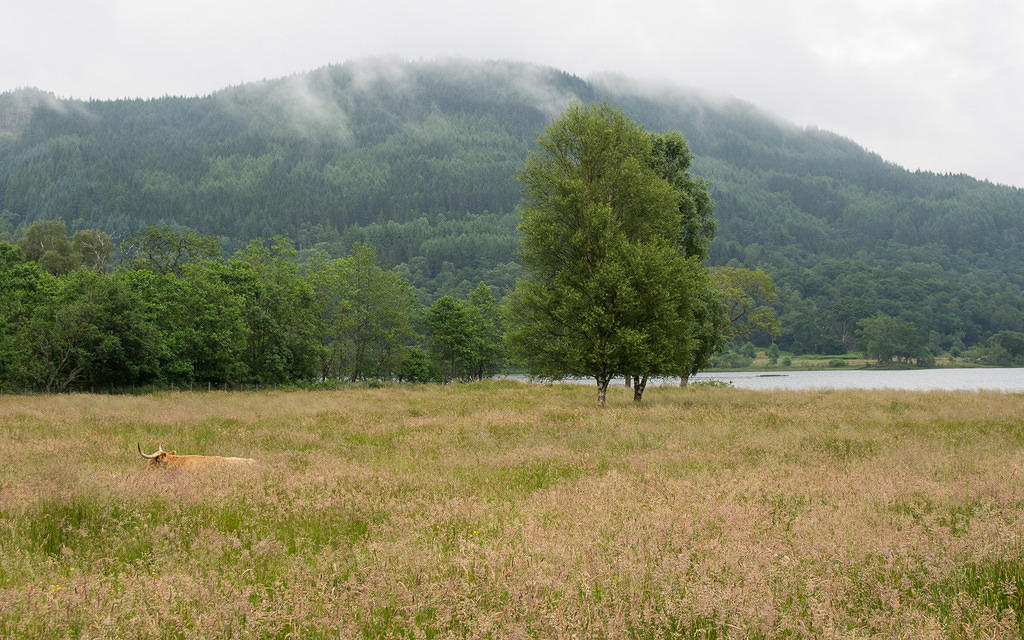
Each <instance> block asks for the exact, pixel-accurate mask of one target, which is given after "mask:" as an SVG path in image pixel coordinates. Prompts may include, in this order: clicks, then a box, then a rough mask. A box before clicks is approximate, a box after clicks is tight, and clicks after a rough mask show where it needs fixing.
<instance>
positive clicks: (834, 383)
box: [661, 369, 1024, 393]
mask: <svg viewBox="0 0 1024 640" xmlns="http://www.w3.org/2000/svg"><path fill="white" fill-rule="evenodd" d="M701 380H721V381H723V382H729V383H732V385H733V386H734V387H741V388H743V389H764V390H771V389H797V390H802V389H905V390H910V391H959V390H967V391H978V390H986V391H1004V392H1011V393H1024V369H913V370H907V371H881V370H872V369H854V370H848V371H843V370H835V369H827V370H824V371H757V372H735V373H717V372H716V373H699V374H697V375H696V376H694V378H692V381H694V382H699V381H701ZM661 383H662V384H679V379H678V378H676V379H675V380H674V381H673V380H664V381H662V382H661Z"/></svg>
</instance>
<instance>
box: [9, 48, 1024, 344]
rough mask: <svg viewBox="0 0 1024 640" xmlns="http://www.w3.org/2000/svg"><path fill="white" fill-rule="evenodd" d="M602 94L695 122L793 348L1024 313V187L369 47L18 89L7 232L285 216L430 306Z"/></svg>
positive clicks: (508, 259)
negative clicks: (569, 126) (212, 71)
mask: <svg viewBox="0 0 1024 640" xmlns="http://www.w3.org/2000/svg"><path fill="white" fill-rule="evenodd" d="M602 99H604V100H608V101H609V102H611V103H612V104H614V105H616V106H619V107H621V108H622V109H623V110H624V111H625V112H626V113H627V114H628V115H629V116H630V117H632V118H634V119H636V120H637V121H639V122H642V123H643V124H644V125H645V126H646V127H647V128H648V129H650V130H653V131H664V130H673V129H674V130H679V131H681V132H682V133H683V134H684V135H685V136H686V138H687V139H688V141H689V143H690V146H691V148H692V151H693V152H694V154H695V156H696V157H695V161H694V163H693V169H694V172H695V173H696V174H698V175H701V176H703V177H705V178H706V179H707V180H708V181H709V182H710V187H711V192H712V195H713V197H714V200H715V203H716V214H717V219H718V233H717V237H716V240H715V241H714V243H713V245H712V250H711V261H712V264H716V265H725V264H733V265H741V266H745V267H749V268H755V267H760V268H762V269H764V270H765V271H767V272H768V273H770V274H771V275H772V277H773V278H774V280H775V283H776V284H777V285H778V293H779V295H778V299H777V302H776V314H777V316H778V317H779V318H780V320H781V329H782V332H781V335H780V336H779V338H778V342H779V344H780V346H782V347H783V348H784V349H791V350H794V351H798V352H831V353H835V352H842V351H845V350H847V349H850V348H853V347H854V346H855V344H856V338H857V328H858V323H859V322H860V321H862V320H864V319H866V318H871V317H874V316H878V315H884V316H892V317H897V318H901V319H902V320H904V321H906V322H909V323H910V324H912V325H913V326H914V327H915V328H916V329H917V331H918V333H919V335H920V338H921V340H922V341H923V342H925V343H927V344H928V345H929V348H930V349H931V351H932V352H933V353H935V352H939V351H945V350H948V349H950V348H960V349H962V348H964V347H969V346H972V345H975V344H977V343H979V342H981V341H983V340H986V339H987V338H988V337H989V336H991V335H993V334H995V333H997V332H1000V331H1015V332H1020V331H1024V190H1021V189H1014V188H1008V187H1002V186H996V185H992V184H990V183H986V182H982V181H978V180H975V179H973V178H970V177H967V176H939V175H934V174H929V173H913V172H908V171H906V170H904V169H902V168H900V167H898V166H895V165H893V164H891V163H887V162H885V161H884V160H883V159H881V158H879V157H878V156H877V155H874V154H871V153H869V152H867V151H865V150H864V149H862V148H861V147H859V146H857V145H856V144H855V143H854V142H852V141H849V140H847V139H844V138H842V137H839V136H837V135H834V134H831V133H827V132H822V131H818V130H813V129H811V130H808V129H803V128H799V127H796V126H794V125H791V124H788V123H784V122H780V121H778V120H776V119H773V118H771V117H769V116H767V115H765V114H763V113H760V112H758V111H757V110H756V109H755V108H754V107H752V106H750V105H748V104H745V103H742V102H739V101H732V100H729V101H722V100H708V99H705V98H702V97H700V96H699V95H698V94H696V93H692V92H687V91H683V90H679V89H652V88H650V87H637V86H634V85H631V84H630V83H629V82H628V81H626V80H622V79H604V80H595V81H590V82H586V81H583V80H581V79H579V78H576V77H574V76H571V75H569V74H566V73H562V72H559V71H557V70H552V69H546V68H541V67H535V66H530V65H525V64H517V63H507V62H491V63H463V62H435V63H416V64H409V63H400V62H395V61H386V60H377V61H364V62H357V63H348V64H344V65H339V66H331V67H325V68H322V69H319V70H317V71H314V72H311V73H308V74H302V75H296V76H292V77H288V78H283V79H278V80H270V81H266V82H262V83H257V84H249V85H244V86H239V87H233V88H228V89H225V90H223V91H220V92H218V93H215V94H213V95H210V96H205V97H195V98H178V97H167V98H161V99H155V100H121V101H103V102H100V101H91V102H80V101H71V100H58V99H56V98H54V97H53V96H51V95H48V94H45V93H42V92H39V91H35V90H21V91H16V92H12V93H7V94H3V95H0V241H2V240H5V239H6V240H7V241H8V242H12V243H16V242H17V240H18V239H19V238H20V237H21V235H22V234H23V233H24V232H25V230H26V229H27V228H28V226H29V225H30V224H31V223H32V222H34V221H37V220H51V219H61V220H64V221H65V222H66V224H67V227H68V230H69V232H72V233H73V232H74V231H76V230H80V229H98V230H101V231H104V232H106V233H109V234H110V235H111V236H113V238H114V240H115V242H116V241H119V240H120V239H122V238H125V237H127V236H128V235H129V234H131V233H133V232H137V231H139V230H141V229H144V228H146V227H148V226H151V225H158V224H169V225H171V226H172V227H176V228H188V229H194V230H196V231H198V232H199V233H201V234H210V235H216V236H219V237H220V240H221V244H222V246H223V247H225V248H226V249H227V250H228V252H231V251H233V250H236V249H241V248H243V247H245V246H246V245H247V243H248V242H249V241H250V240H252V239H256V238H270V237H272V236H274V235H285V236H288V237H289V238H291V239H292V241H293V242H294V244H295V246H296V248H297V249H298V250H299V255H300V257H302V256H304V257H305V259H309V258H310V256H311V252H312V250H313V249H321V250H323V251H325V252H326V253H327V254H328V255H330V256H332V257H336V256H341V255H346V254H347V253H348V251H349V249H350V247H351V246H352V243H353V242H355V241H361V242H364V243H366V244H368V245H370V246H372V247H374V248H375V249H376V250H377V252H378V255H379V256H380V258H381V260H382V261H383V263H384V264H386V265H390V266H395V267H397V272H398V273H399V274H400V275H402V276H404V277H405V279H406V280H407V281H409V282H410V283H411V284H412V285H413V286H414V287H415V288H416V289H417V291H418V292H419V295H420V299H421V301H423V302H430V301H431V300H432V299H435V298H436V297H438V296H441V295H444V294H454V295H456V296H458V297H464V296H465V295H466V294H467V293H468V292H469V291H470V290H471V289H473V288H474V287H475V285H476V284H477V282H479V281H480V280H483V281H485V282H487V283H488V284H491V285H493V286H494V287H495V288H496V290H497V292H498V293H502V292H504V291H506V290H507V289H508V288H509V287H510V285H511V284H512V282H513V281H514V279H515V277H516V275H517V273H518V266H517V264H516V258H515V248H516V246H517V238H516V232H515V226H516V224H517V222H518V214H517V212H516V203H517V202H518V200H519V197H520V190H519V185H518V183H517V180H516V174H517V172H518V171H519V169H520V168H521V167H522V166H523V163H524V160H525V158H526V155H527V153H528V151H529V149H530V148H531V146H532V145H533V143H534V141H535V140H536V136H537V134H538V132H539V131H540V130H541V129H543V127H544V126H545V125H546V124H547V123H548V122H550V121H551V120H552V119H553V118H554V117H555V116H556V115H558V114H559V113H560V112H561V110H562V109H563V107H564V106H565V105H566V104H568V103H569V102H571V101H573V100H579V101H582V102H591V101H595V100H602ZM766 339H767V337H766V336H755V340H759V341H764V340H766Z"/></svg>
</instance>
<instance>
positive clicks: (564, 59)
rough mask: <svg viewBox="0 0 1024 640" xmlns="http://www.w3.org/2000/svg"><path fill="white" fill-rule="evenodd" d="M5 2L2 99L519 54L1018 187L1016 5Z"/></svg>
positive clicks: (1021, 180)
mask: <svg viewBox="0 0 1024 640" xmlns="http://www.w3.org/2000/svg"><path fill="white" fill-rule="evenodd" d="M5 5H6V6H5V7H4V10H3V11H2V23H0V92H2V91H6V90H9V89H15V88H19V87H25V86H34V87H38V88H40V89H43V90H47V91H52V92H54V93H56V94H57V95H58V96H60V97H70V98H82V99H88V98H103V99H105V98H120V97H154V96H162V95H204V94H207V93H210V92H212V91H215V90H217V89H220V88H223V87H225V86H228V85H235V84H240V83H242V82H249V81H255V80H262V79H265V78H274V77H278V76H282V75H288V74H291V73H296V72H302V71H308V70H312V69H315V68H317V67H321V66H324V65H326V64H331V63H341V62H344V61H346V60H352V59H358V58H365V57H373V56H398V57H401V58H405V59H408V60H413V61H415V60H421V59H424V60H431V59H436V58H447V57H464V58H471V59H495V58H499V59H507V60H521V61H526V62H535V63H540V64H543V65H548V66H552V67H557V68H559V69H563V70H565V71H569V72H571V73H574V74H576V75H579V76H581V77H584V78H586V77H588V76H590V75H591V74H595V73H603V72H614V73H623V74H626V75H629V76H634V77H637V78H640V79H645V80H654V81H659V82H664V83H667V84H672V85H679V86H682V87H690V88H696V89H700V90H703V91H706V92H709V93H712V94H718V95H722V96H732V97H736V98H740V99H743V100H746V101H748V102H751V103H753V104H755V105H757V106H758V107H760V108H762V109H763V110H765V111H768V112H770V113H773V114H775V115H778V116H780V117H782V118H784V119H786V120H789V121H791V122H794V123H796V124H798V125H816V126H818V127H820V128H823V129H829V130H831V131H834V132H836V133H839V134H841V135H844V136H846V137H849V138H851V139H853V140H854V141H856V142H858V143H859V144H861V145H863V146H865V147H867V148H868V149H870V150H872V151H875V152H877V153H879V154H880V155H881V156H882V157H884V158H885V159H887V160H891V161H893V162H896V163H898V164H900V165H903V166H905V167H907V168H909V169H925V170H930V171H937V172H940V173H945V172H950V173H968V174H970V175H974V176H977V177H979V178H985V179H988V180H991V181H993V182H999V183H1004V184H1013V185H1016V186H1020V187H1024V2H1022V1H1021V0H839V1H837V2H831V1H829V0H675V1H671V0H659V1H653V0H631V1H630V2H616V1H611V0H586V1H583V0H569V1H561V0H506V2H504V3H501V4H491V3H489V2H487V1H486V0H435V1H433V2H426V1H424V0H357V1H352V2H350V1H346V0H339V1H336V2H331V1H329V0H286V1H272V0H11V2H8V3H5ZM12 5H13V6H12Z"/></svg>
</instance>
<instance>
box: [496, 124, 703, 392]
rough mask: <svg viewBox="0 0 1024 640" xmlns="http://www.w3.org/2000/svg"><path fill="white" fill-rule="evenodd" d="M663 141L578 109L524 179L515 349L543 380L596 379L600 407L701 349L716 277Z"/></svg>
mask: <svg viewBox="0 0 1024 640" xmlns="http://www.w3.org/2000/svg"><path fill="white" fill-rule="evenodd" d="M673 139H674V138H673ZM658 140H659V138H658V137H657V136H653V135H651V134H649V133H647V132H646V131H644V129H643V128H642V127H641V126H639V125H638V124H636V123H635V122H633V121H632V120H630V119H629V118H627V117H626V116H625V115H624V114H623V113H622V112H621V111H619V110H617V109H615V108H613V107H611V106H609V105H607V104H597V105H591V106H582V105H574V106H571V107H570V108H569V109H568V110H567V111H566V112H565V114H564V115H563V116H562V117H561V118H560V119H558V120H557V121H555V122H554V123H553V124H552V125H551V126H550V127H548V129H547V130H546V131H545V132H544V133H543V134H542V135H541V136H540V138H539V141H538V148H537V150H535V151H533V152H532V153H531V154H530V156H529V158H528V160H527V162H526V166H525V168H524V169H523V170H522V172H521V173H520V176H519V177H520V182H521V183H522V185H523V194H524V199H523V201H522V203H521V208H522V215H523V220H522V223H521V225H520V231H521V233H522V250H521V257H522V261H523V269H524V274H525V277H524V278H522V279H521V280H519V281H518V282H517V283H516V288H515V290H514V291H513V293H512V294H511V296H510V299H509V313H508V318H509V319H510V321H511V323H512V326H511V327H510V329H509V331H508V334H507V338H508V342H509V345H510V347H511V349H512V351H513V353H514V354H515V355H516V356H518V358H519V359H520V360H521V361H522V362H523V363H524V364H525V365H526V367H527V370H528V371H529V372H530V373H531V374H533V375H538V376H541V377H549V378H560V377H565V376H581V377H592V378H594V380H595V382H596V383H597V391H598V404H599V405H601V406H604V403H605V399H606V394H607V388H608V384H609V382H610V381H611V380H612V378H614V377H617V376H620V375H641V374H642V377H643V378H644V379H646V377H647V376H650V375H667V374H678V373H679V372H681V371H682V370H683V369H684V368H685V367H686V366H687V364H688V363H689V362H690V361H691V359H692V357H693V353H694V351H695V344H696V340H697V334H698V332H697V322H696V316H695V308H696V304H695V303H696V301H697V300H699V299H700V297H701V295H702V294H703V293H704V290H705V288H706V286H707V279H706V278H705V277H703V266H702V263H701V258H700V256H699V255H689V256H688V255H687V246H688V243H687V242H686V239H685V226H684V220H685V213H684V211H686V210H691V209H693V207H692V206H688V205H685V204H684V200H685V199H686V197H687V196H686V193H685V191H684V190H683V189H682V188H681V186H680V184H679V182H678V181H677V180H675V179H672V178H674V177H676V176H674V174H673V172H672V171H669V170H667V169H666V167H665V166H664V165H665V163H664V159H665V158H666V157H668V156H667V154H666V153H664V151H659V150H658V149H657V148H656V142H657V141H658ZM659 158H660V159H661V160H662V161H661V162H659V161H657V159H659ZM691 246H693V247H694V251H693V253H694V254H700V253H701V247H700V243H693V244H692V245H691ZM640 393H641V394H642V387H641V389H640ZM634 397H635V399H638V400H639V398H640V396H639V395H638V394H635V395H634Z"/></svg>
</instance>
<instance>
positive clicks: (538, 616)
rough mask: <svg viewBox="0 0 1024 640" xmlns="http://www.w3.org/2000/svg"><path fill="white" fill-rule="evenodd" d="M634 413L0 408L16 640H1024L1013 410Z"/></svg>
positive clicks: (886, 407)
mask: <svg viewBox="0 0 1024 640" xmlns="http://www.w3.org/2000/svg"><path fill="white" fill-rule="evenodd" d="M629 398H630V396H629V392H628V390H624V389H619V390H615V391H614V392H613V393H612V395H611V396H610V399H609V407H608V408H607V409H605V410H599V409H597V408H594V407H593V406H592V404H593V400H594V390H593V389H591V388H589V387H577V386H572V385H553V386H543V385H528V384H522V383H517V382H490V383H481V384H471V385H450V386H444V387H439V386H426V387H401V386H396V387H389V388H382V389H348V390H340V391H320V392H309V391H295V392H281V391H275V392H264V393H223V392H215V393H194V394H192V393H161V394H157V395H151V396H145V395H140V396H95V395H70V396H49V397H46V396H25V397H19V396H3V397H0V450H2V451H4V455H3V457H2V458H0V549H2V550H3V553H0V637H4V638H6V637H11V638H52V637H58V638H59V637H132V638H193V637H238V638H287V637H303V638H335V637H344V638H350V637H351V638H377V637H396V638H450V637H457V638H461V637H467V638H468V637H492V638H504V637H536V638H548V637H572V636H576V637H612V638H616V637H626V638H820V637H836V638H865V637H908V638H910V637H913V638H975V637H994V638H1020V637H1022V635H1024V628H1022V625H1021V620H1022V619H1024V544H1022V541H1021V533H1020V532H1021V531H1022V530H1024V498H1022V497H1021V487H1022V486H1024V423H1022V416H1024V396H1021V395H1019V394H1018V395H1010V394H997V393H907V392H895V391H893V392H890V391H881V392H771V393H764V392H760V393H759V392H753V391H746V390H741V389H730V388H713V387H701V388H691V389H676V388H654V389H650V390H648V391H647V393H646V394H645V401H644V404H643V405H640V406H634V405H633V404H632V402H631V401H630V400H629ZM136 442H141V443H142V446H143V448H144V449H152V448H155V446H156V445H157V444H158V443H162V444H163V445H164V446H165V448H175V449H177V450H178V451H179V453H199V454H219V455H233V456H248V457H253V458H256V459H257V460H258V464H257V465H256V466H254V467H245V468H235V467H228V466H221V467H210V468H207V469H201V470H198V471H194V472H191V473H184V472H174V471H170V472H168V471H150V470H148V469H147V468H146V461H144V460H142V459H140V458H139V457H138V454H137V453H136V452H135V443H136Z"/></svg>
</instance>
